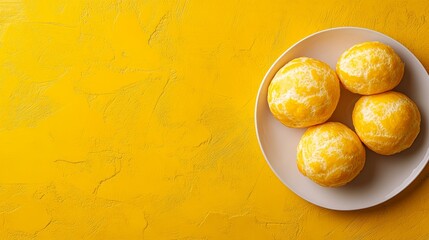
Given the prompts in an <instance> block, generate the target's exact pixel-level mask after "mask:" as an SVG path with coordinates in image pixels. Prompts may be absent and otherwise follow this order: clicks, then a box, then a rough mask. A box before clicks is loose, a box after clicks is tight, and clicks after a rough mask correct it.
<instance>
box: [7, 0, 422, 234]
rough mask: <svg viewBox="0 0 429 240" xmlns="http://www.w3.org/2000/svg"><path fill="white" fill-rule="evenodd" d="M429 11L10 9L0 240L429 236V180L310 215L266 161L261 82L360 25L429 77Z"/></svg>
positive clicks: (374, 6) (66, 3) (126, 6)
mask: <svg viewBox="0 0 429 240" xmlns="http://www.w3.org/2000/svg"><path fill="white" fill-rule="evenodd" d="M427 13H429V2H428V1H421V0H419V1H374V0H365V1H344V0H339V1H332V0H328V1H305V2H304V1H291V0H288V1H284V0H281V1H280V0H279V1H252V0H249V1H244V0H241V1H229V0H225V1H203V0H201V1H200V0H183V1H173V0H164V1H161V0H152V1H141V0H139V1H138V0H122V1H120V0H116V1H112V0H103V1H101V0H100V1H97V0H87V1H81V0H56V1H36V0H28V1H20V0H0V239H182V240H185V239H186V240H196V239H381V238H384V239H429V228H428V226H429V214H428V213H429V205H428V202H429V181H428V180H427V177H428V176H429V171H428V168H426V170H425V171H424V172H423V174H422V175H420V177H419V178H418V179H417V180H416V181H415V182H414V183H413V184H412V186H411V187H409V188H407V189H406V190H405V191H404V192H403V193H401V194H400V195H399V196H397V197H395V198H394V199H393V200H391V201H389V202H388V203H386V204H383V205H381V206H378V207H375V208H371V209H367V210H363V211H354V212H337V211H331V210H326V209H322V208H320V207H317V206H314V205H312V204H310V203H307V202H306V201H304V200H302V199H301V198H299V197H298V196H296V195H295V194H294V193H293V192H291V191H290V190H288V189H287V188H286V187H285V186H283V185H282V183H281V182H280V181H279V180H278V179H277V178H276V177H275V176H274V174H273V173H272V172H271V170H270V169H269V167H268V165H267V164H266V162H265V160H264V159H263V156H262V154H261V152H260V150H259V147H258V144H257V140H256V136H255V131H254V124H253V108H254V102H255V96H256V93H257V89H258V87H259V84H260V81H261V79H262V77H263V76H264V74H265V72H266V71H267V69H268V68H269V67H270V65H271V64H272V63H273V61H274V60H275V59H276V58H277V57H278V56H279V55H280V54H281V53H282V52H283V51H284V50H286V49H287V48H288V47H289V46H291V45H292V44H293V43H294V42H296V41H298V40H299V39H301V38H303V37H305V36H307V35H309V34H311V33H314V32H315V31H318V30H322V29H326V28H330V27H337V26H361V27H367V28H371V29H374V30H378V31H380V32H383V33H385V34H387V35H389V36H391V37H393V38H395V39H397V40H399V41H400V42H401V43H403V44H404V45H405V46H406V47H408V48H409V49H410V50H411V51H412V52H413V53H414V54H415V55H416V56H417V57H418V58H419V59H420V60H421V62H422V63H423V64H424V66H425V67H426V68H428V67H429V40H428V39H429V31H428V29H429V16H427Z"/></svg>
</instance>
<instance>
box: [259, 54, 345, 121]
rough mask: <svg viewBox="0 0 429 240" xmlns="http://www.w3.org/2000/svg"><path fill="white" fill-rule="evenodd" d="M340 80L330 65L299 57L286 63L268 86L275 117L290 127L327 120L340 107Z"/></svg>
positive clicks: (269, 98)
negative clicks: (338, 105)
mask: <svg viewBox="0 0 429 240" xmlns="http://www.w3.org/2000/svg"><path fill="white" fill-rule="evenodd" d="M339 99H340V81H339V80H338V78H337V75H336V74H335V71H334V70H332V69H331V67H329V65H328V64H326V63H324V62H321V61H319V60H317V59H313V58H307V57H300V58H295V59H293V60H292V61H290V62H288V63H287V64H286V65H285V66H283V67H282V68H281V69H280V70H279V71H278V72H277V73H276V75H275V76H274V78H273V79H272V80H271V83H270V85H269V87H268V97H267V100H268V104H269V107H270V111H271V113H272V114H273V116H274V117H276V118H277V119H278V120H279V121H280V122H282V123H283V124H284V125H286V126H288V127H294V128H302V127H309V126H313V125H316V124H320V123H324V122H326V120H328V119H329V118H330V117H331V115H332V113H333V112H334V111H335V108H336V107H337V104H338V100H339Z"/></svg>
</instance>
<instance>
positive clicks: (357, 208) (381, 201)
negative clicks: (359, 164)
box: [254, 26, 429, 211]
mask: <svg viewBox="0 0 429 240" xmlns="http://www.w3.org/2000/svg"><path fill="white" fill-rule="evenodd" d="M346 29H354V30H360V31H367V32H372V33H374V34H377V35H381V36H382V37H385V38H388V39H390V40H392V41H393V42H395V43H397V44H399V45H400V46H402V47H403V48H404V49H405V50H406V52H407V53H408V54H410V56H412V58H414V59H415V60H416V62H417V63H418V64H419V67H421V68H423V69H424V70H425V72H426V74H428V72H427V70H426V68H425V67H424V66H423V64H422V63H421V62H420V60H419V59H418V58H417V57H416V56H415V55H414V54H413V53H412V52H411V51H410V50H409V49H408V48H407V47H405V46H404V45H403V44H402V43H400V42H399V41H397V40H396V39H393V38H392V37H390V36H388V35H385V34H383V33H381V32H378V31H375V30H372V29H368V28H363V27H354V26H342V27H334V28H327V29H323V30H320V31H317V32H314V33H312V34H310V35H307V36H306V37H304V38H302V39H300V40H299V41H297V42H295V43H294V44H292V45H291V46H290V47H289V48H287V49H286V50H285V51H284V52H283V53H282V54H281V55H280V56H279V57H278V58H277V59H276V60H275V61H274V62H273V63H272V64H271V66H270V68H269V69H268V70H267V72H266V73H265V75H264V77H263V78H262V81H261V83H260V85H259V88H258V92H257V96H256V101H255V109H254V124H255V125H254V126H255V131H256V138H257V140H258V145H259V148H260V150H261V152H262V155H263V156H264V159H265V162H266V163H267V164H268V165H269V166H270V169H271V171H272V172H273V173H274V174H275V176H276V177H277V178H278V179H279V180H280V181H281V182H282V183H283V185H285V186H286V187H287V188H288V189H289V190H290V191H291V192H293V193H294V194H295V195H297V196H299V197H300V198H302V199H304V200H306V201H307V202H309V203H311V204H313V205H316V206H319V207H322V208H325V209H330V210H336V211H355V210H361V209H367V208H371V207H375V206H377V205H380V204H382V203H384V202H387V201H389V200H390V199H392V198H394V197H395V196H397V195H398V194H399V193H401V192H402V191H403V190H404V189H405V188H407V187H408V186H410V184H411V183H412V182H414V180H416V178H417V177H418V176H419V175H420V173H421V172H422V171H423V170H424V169H425V168H426V165H427V163H428V161H429V151H427V152H426V155H425V157H424V159H423V160H422V161H421V162H420V163H419V164H418V165H420V164H423V166H422V167H421V169H419V170H418V171H416V172H415V176H413V177H412V178H409V179H407V180H406V181H405V182H406V183H405V184H401V186H398V188H396V190H395V192H394V194H391V195H390V196H389V197H388V198H383V199H381V200H380V201H376V202H375V203H371V204H370V205H368V206H361V207H352V208H335V207H328V206H322V205H320V204H318V203H315V202H313V201H311V200H309V199H308V198H307V197H305V196H302V195H301V194H299V193H297V192H295V191H294V190H293V189H292V188H291V187H290V186H289V184H287V183H286V182H285V181H283V179H282V178H281V177H280V176H279V175H278V173H277V171H276V170H275V169H274V167H273V166H272V165H271V163H270V161H268V158H267V155H266V154H265V151H264V148H263V147H262V143H261V138H260V134H259V127H258V125H259V124H258V107H259V104H258V103H259V101H260V97H261V91H262V88H263V86H264V85H265V82H266V81H268V80H267V78H268V75H269V74H270V73H271V72H272V70H273V68H275V66H276V65H277V64H278V63H279V61H281V59H282V58H283V57H284V56H285V55H286V54H287V53H288V52H289V51H291V50H292V49H293V48H295V47H296V46H297V45H299V44H300V43H301V42H303V41H305V40H307V39H309V38H311V37H314V36H315V35H319V34H321V33H324V32H330V31H338V30H346Z"/></svg>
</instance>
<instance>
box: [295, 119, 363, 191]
mask: <svg viewBox="0 0 429 240" xmlns="http://www.w3.org/2000/svg"><path fill="white" fill-rule="evenodd" d="M297 152H298V153H297V166H298V169H299V171H300V172H301V173H302V174H304V175H305V176H307V177H309V178H310V179H311V180H313V181H314V182H316V183H318V184H320V185H322V186H327V187H339V186H342V185H344V184H346V183H348V182H350V181H351V180H353V179H354V178H355V177H356V176H357V175H358V174H359V173H360V171H361V170H362V168H363V166H364V164H365V148H364V146H363V145H362V143H361V141H360V139H359V137H358V136H357V135H356V133H355V132H353V131H352V130H351V129H350V128H348V127H347V126H345V125H344V124H342V123H338V122H327V123H324V124H320V125H317V126H314V127H310V128H308V129H307V130H306V131H305V133H304V135H302V137H301V140H300V141H299V144H298V150H297Z"/></svg>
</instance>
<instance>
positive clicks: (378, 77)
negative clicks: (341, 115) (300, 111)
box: [337, 42, 404, 95]
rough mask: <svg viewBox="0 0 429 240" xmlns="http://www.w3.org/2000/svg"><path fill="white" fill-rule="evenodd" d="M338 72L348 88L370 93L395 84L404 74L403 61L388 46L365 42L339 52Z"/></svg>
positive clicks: (392, 86) (352, 90) (382, 90)
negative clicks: (341, 52)
mask: <svg viewBox="0 0 429 240" xmlns="http://www.w3.org/2000/svg"><path fill="white" fill-rule="evenodd" d="M337 73H338V77H339V78H340V80H341V82H342V83H343V84H344V87H345V88H346V89H348V90H349V91H351V92H354V93H358V94H363V95H371V94H377V93H382V92H386V91H389V90H392V89H393V88H394V87H396V86H397V85H398V84H399V83H400V82H401V80H402V76H403V75H404V63H403V62H402V60H401V58H400V57H399V56H398V55H397V54H396V53H395V51H394V50H393V49H392V48H391V47H390V46H388V45H385V44H383V43H380V42H364V43H360V44H356V45H354V46H352V47H351V48H350V49H348V50H347V51H345V52H344V53H343V54H342V55H341V57H340V58H339V59H338V63H337Z"/></svg>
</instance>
